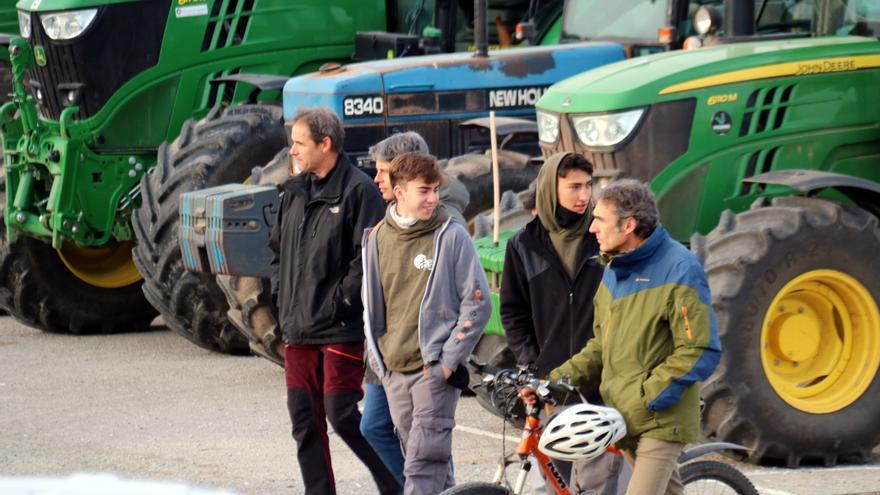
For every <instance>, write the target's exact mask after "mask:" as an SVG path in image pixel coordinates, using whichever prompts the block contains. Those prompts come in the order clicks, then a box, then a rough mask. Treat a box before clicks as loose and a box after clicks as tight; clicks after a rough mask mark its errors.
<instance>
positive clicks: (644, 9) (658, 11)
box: [562, 0, 669, 43]
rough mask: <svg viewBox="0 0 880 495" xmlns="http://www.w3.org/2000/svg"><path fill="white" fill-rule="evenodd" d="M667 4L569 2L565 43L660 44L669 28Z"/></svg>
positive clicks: (663, 0) (655, 0)
mask: <svg viewBox="0 0 880 495" xmlns="http://www.w3.org/2000/svg"><path fill="white" fill-rule="evenodd" d="M668 9H669V2H668V1H667V0H615V1H614V2H608V0H566V2H565V8H564V10H563V14H562V39H563V40H564V41H585V40H601V39H607V40H627V39H628V40H644V41H651V42H654V43H656V42H657V32H658V30H659V29H660V28H661V27H662V26H665V25H666V19H667V11H668Z"/></svg>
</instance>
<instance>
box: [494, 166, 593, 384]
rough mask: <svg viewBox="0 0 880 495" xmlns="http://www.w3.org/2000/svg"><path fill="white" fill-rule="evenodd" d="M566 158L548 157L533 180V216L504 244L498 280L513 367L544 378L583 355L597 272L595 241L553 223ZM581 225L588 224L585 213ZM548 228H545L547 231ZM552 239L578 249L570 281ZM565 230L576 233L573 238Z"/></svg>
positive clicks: (586, 234) (575, 228) (584, 233)
mask: <svg viewBox="0 0 880 495" xmlns="http://www.w3.org/2000/svg"><path fill="white" fill-rule="evenodd" d="M565 156H566V154H562V153H560V154H558V155H555V156H553V157H550V158H549V159H548V160H547V161H546V162H545V164H544V166H543V167H542V170H541V173H540V174H539V175H538V184H537V193H538V201H537V207H538V216H537V217H535V218H534V219H533V220H532V221H531V222H529V224H528V225H526V226H525V227H524V228H523V229H522V230H520V231H519V232H517V233H516V234H514V235H513V236H512V237H511V238H510V239H509V240H508V241H507V251H506V253H505V257H504V272H503V274H502V277H501V308H500V312H501V322H502V325H503V326H504V331H505V332H506V334H507V343H508V345H509V346H510V349H511V350H512V351H513V353H514V355H515V356H516V359H517V363H518V364H521V365H530V366H532V367H534V368H536V369H537V370H538V372H539V373H540V374H542V375H546V374H547V373H549V372H550V370H553V369H554V368H556V367H558V366H559V365H561V364H562V363H563V362H565V361H566V360H567V359H568V358H570V357H571V356H572V355H574V354H576V353H577V352H579V351H580V350H581V349H583V347H584V345H585V344H586V343H587V340H589V339H590V338H591V337H592V336H593V296H594V295H595V293H596V289H597V288H598V287H599V283H600V282H601V281H602V271H603V268H602V266H601V265H599V264H598V263H597V262H596V261H595V259H593V258H594V256H596V255H597V254H598V253H599V244H598V243H597V242H596V238H595V236H593V234H590V233H589V232H587V231H586V229H584V228H582V225H579V226H571V227H570V229H564V228H563V227H560V226H559V223H558V220H557V218H556V213H557V212H556V207H557V205H558V204H557V200H556V186H557V169H558V168H559V165H560V163H561V161H562V159H563V158H564V157H565ZM586 215H587V218H585V219H584V222H589V216H590V213H589V212H588V213H586ZM548 226H549V227H548ZM548 228H549V229H554V230H555V234H556V236H557V238H559V237H568V238H570V239H572V242H577V243H579V244H580V248H579V249H578V255H577V260H576V262H575V264H574V277H572V276H571V275H569V273H568V271H567V270H566V269H565V267H564V264H563V262H562V259H561V258H560V256H559V254H558V252H557V250H556V248H554V246H553V242H552V240H551V236H550V232H549V231H548ZM566 230H569V231H577V232H578V235H577V237H576V238H572V237H571V236H570V235H568V236H566Z"/></svg>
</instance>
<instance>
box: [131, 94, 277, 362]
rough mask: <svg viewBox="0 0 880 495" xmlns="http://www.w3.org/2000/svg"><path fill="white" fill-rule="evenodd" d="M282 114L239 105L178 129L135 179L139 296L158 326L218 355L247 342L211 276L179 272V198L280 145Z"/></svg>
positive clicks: (242, 171) (237, 175) (241, 171)
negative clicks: (145, 171)
mask: <svg viewBox="0 0 880 495" xmlns="http://www.w3.org/2000/svg"><path fill="white" fill-rule="evenodd" d="M286 143H287V139H286V137H285V132H284V125H283V122H282V117H281V108H279V107H277V106H271V105H240V106H235V107H231V108H228V109H226V110H225V111H223V112H222V113H217V114H212V115H209V116H208V117H207V118H205V119H203V120H200V121H198V122H194V121H192V120H189V121H187V122H186V123H185V124H184V125H183V129H182V130H181V132H180V136H179V137H178V138H177V139H175V140H174V142H172V143H171V144H168V143H165V144H163V145H162V146H161V147H160V148H159V157H158V163H157V165H156V167H155V168H154V169H153V170H151V171H150V173H148V174H147V175H145V176H144V178H143V179H142V180H141V196H142V204H141V207H140V208H139V209H138V210H137V213H136V215H135V217H134V221H133V225H134V230H135V234H136V235H137V238H138V245H137V247H136V248H135V251H134V259H135V263H136V264H137V267H138V269H139V270H140V272H141V274H143V276H144V294H145V295H146V297H147V299H148V300H149V301H150V303H152V304H153V306H155V307H156V309H158V310H159V313H160V314H161V315H162V317H163V319H164V320H165V323H166V324H167V325H168V326H169V327H170V328H171V329H172V330H174V331H175V332H177V333H178V334H180V335H181V336H183V337H185V338H186V339H188V340H190V341H191V342H193V343H195V344H197V345H199V346H201V347H204V348H206V349H211V350H215V351H219V352H226V353H245V352H247V351H248V345H247V340H246V339H245V338H244V337H243V336H242V335H241V334H240V333H239V332H238V331H237V330H236V329H235V327H234V326H233V325H232V324H231V323H230V322H229V319H228V318H227V317H226V311H227V304H226V299H225V297H224V294H223V291H222V290H221V289H220V287H218V286H217V283H216V278H215V276H214V275H213V274H202V273H193V272H188V271H186V270H184V267H183V262H182V260H181V253H180V245H179V221H180V219H179V206H180V200H179V198H180V195H181V194H182V193H185V192H189V191H194V190H197V189H205V188H209V187H213V186H217V185H220V184H227V183H232V182H243V181H244V180H245V179H247V177H248V176H250V174H251V169H252V168H253V167H255V166H260V165H261V164H263V163H266V162H267V161H269V160H270V159H271V158H272V157H273V156H274V155H275V153H276V152H277V151H278V149H279V148H281V147H282V146H285V145H286Z"/></svg>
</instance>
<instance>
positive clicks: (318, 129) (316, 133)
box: [290, 107, 345, 153]
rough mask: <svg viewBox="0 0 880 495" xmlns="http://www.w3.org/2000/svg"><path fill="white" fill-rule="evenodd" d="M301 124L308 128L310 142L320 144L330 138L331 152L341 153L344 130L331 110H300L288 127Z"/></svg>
mask: <svg viewBox="0 0 880 495" xmlns="http://www.w3.org/2000/svg"><path fill="white" fill-rule="evenodd" d="M297 122H303V123H305V124H306V125H307V126H308V127H309V134H311V136H312V141H314V142H316V143H320V142H321V141H323V140H324V138H326V137H328V138H330V142H331V143H332V148H331V149H332V150H333V151H335V152H337V153H341V152H342V143H343V142H344V141H345V129H343V128H342V122H341V121H340V120H339V117H338V116H337V115H336V114H335V113H333V110H330V109H329V108H325V107H315V108H301V109H299V111H297V112H296V115H295V116H294V117H293V119H291V120H290V125H294V124H296V123H297Z"/></svg>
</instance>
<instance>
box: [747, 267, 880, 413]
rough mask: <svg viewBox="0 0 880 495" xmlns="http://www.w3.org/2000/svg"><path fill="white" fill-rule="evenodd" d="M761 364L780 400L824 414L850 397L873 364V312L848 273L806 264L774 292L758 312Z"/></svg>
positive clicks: (876, 328) (879, 340)
mask: <svg viewBox="0 0 880 495" xmlns="http://www.w3.org/2000/svg"><path fill="white" fill-rule="evenodd" d="M761 363H762V365H763V366H764V373H765V374H766V375H767V379H768V380H769V381H770V385H771V386H772V387H773V389H774V390H776V393H777V394H778V395H779V397H780V398H782V400H784V401H785V402H787V403H788V404H789V405H791V406H792V407H795V408H797V409H800V410H801V411H804V412H808V413H814V414H827V413H831V412H834V411H839V410H841V409H843V408H845V407H847V406H849V405H850V404H852V403H853V402H855V401H856V400H857V399H858V398H859V397H861V395H862V394H863V393H864V392H865V390H866V389H867V388H868V386H869V385H870V384H871V382H872V381H873V379H874V376H875V375H876V374H877V370H878V368H880V312H878V309H877V302H876V301H875V300H874V298H873V297H871V294H870V293H869V292H868V290H867V289H865V287H864V286H863V285H862V284H861V283H859V282H858V281H857V280H856V279H854V278H853V277H851V276H849V275H846V274H844V273H841V272H838V271H835V270H814V271H811V272H807V273H804V274H803V275H800V276H799V277H797V278H795V279H793V280H792V281H790V282H789V283H787V284H786V285H785V287H783V288H782V290H780V291H779V293H778V294H777V295H776V297H775V298H774V299H773V302H771V303H770V307H769V309H768V310H767V314H766V315H765V317H764V326H763V328H762V330H761Z"/></svg>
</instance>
